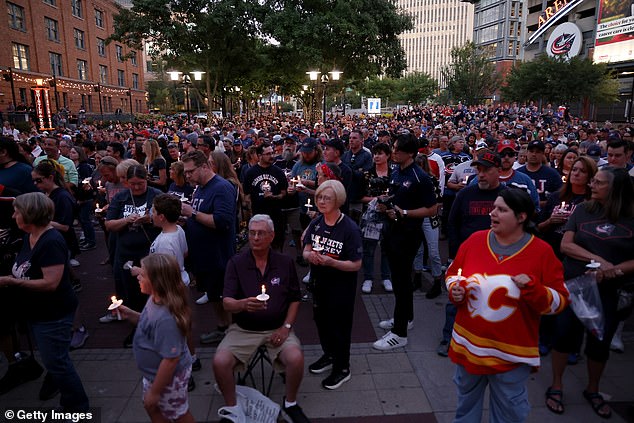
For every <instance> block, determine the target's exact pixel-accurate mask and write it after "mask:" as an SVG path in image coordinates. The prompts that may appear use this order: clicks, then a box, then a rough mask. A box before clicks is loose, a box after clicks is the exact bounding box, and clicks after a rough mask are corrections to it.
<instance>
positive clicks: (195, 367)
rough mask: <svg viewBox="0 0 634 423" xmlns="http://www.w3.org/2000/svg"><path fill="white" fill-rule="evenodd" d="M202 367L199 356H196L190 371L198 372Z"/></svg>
mask: <svg viewBox="0 0 634 423" xmlns="http://www.w3.org/2000/svg"><path fill="white" fill-rule="evenodd" d="M202 368H203V365H202V364H201V363H200V358H198V357H196V360H194V362H193V363H192V372H198V371H200V369H202Z"/></svg>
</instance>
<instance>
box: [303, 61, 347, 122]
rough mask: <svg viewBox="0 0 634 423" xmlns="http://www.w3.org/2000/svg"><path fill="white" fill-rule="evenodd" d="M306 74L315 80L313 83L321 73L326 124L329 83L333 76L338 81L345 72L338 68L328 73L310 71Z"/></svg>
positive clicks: (323, 120) (323, 119)
mask: <svg viewBox="0 0 634 423" xmlns="http://www.w3.org/2000/svg"><path fill="white" fill-rule="evenodd" d="M306 74H307V75H308V77H309V78H310V80H311V81H313V84H315V83H316V81H317V79H319V76H320V75H321V84H322V85H323V86H324V98H323V118H322V123H323V124H324V125H325V124H326V94H327V91H328V90H327V87H328V83H329V82H330V78H332V80H333V81H338V80H339V79H340V78H341V74H343V72H341V71H338V70H332V71H330V72H328V73H321V72H319V71H308V72H306ZM328 74H330V77H329V76H328ZM313 98H314V97H313Z"/></svg>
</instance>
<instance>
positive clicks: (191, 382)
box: [187, 376, 196, 392]
mask: <svg viewBox="0 0 634 423" xmlns="http://www.w3.org/2000/svg"><path fill="white" fill-rule="evenodd" d="M194 389H196V381H195V380H194V376H189V380H188V381H187V392H191V391H193V390H194Z"/></svg>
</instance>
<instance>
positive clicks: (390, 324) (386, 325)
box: [379, 317, 414, 330]
mask: <svg viewBox="0 0 634 423" xmlns="http://www.w3.org/2000/svg"><path fill="white" fill-rule="evenodd" d="M379 327H380V328H381V329H385V330H392V329H394V318H393V317H392V318H391V319H388V320H381V321H380V322H379ZM412 329H414V321H413V320H409V321H408V322H407V330H412Z"/></svg>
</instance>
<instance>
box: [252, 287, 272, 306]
mask: <svg viewBox="0 0 634 423" xmlns="http://www.w3.org/2000/svg"><path fill="white" fill-rule="evenodd" d="M255 298H256V299H257V300H258V301H264V302H266V301H268V300H269V298H270V297H269V294H267V293H266V286H264V285H262V293H261V294H260V295H258V296H257V297H255Z"/></svg>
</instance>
